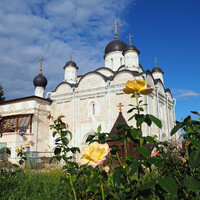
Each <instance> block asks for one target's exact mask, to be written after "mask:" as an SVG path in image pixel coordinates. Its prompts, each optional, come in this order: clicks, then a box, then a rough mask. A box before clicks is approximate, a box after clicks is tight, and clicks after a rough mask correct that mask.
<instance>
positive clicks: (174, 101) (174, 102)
mask: <svg viewBox="0 0 200 200" xmlns="http://www.w3.org/2000/svg"><path fill="white" fill-rule="evenodd" d="M173 105H174V108H173V109H174V126H175V125H176V113H175V106H176V99H174V98H173ZM175 140H177V134H176V133H175Z"/></svg>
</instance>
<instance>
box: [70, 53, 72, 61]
mask: <svg viewBox="0 0 200 200" xmlns="http://www.w3.org/2000/svg"><path fill="white" fill-rule="evenodd" d="M70 60H71V61H72V50H71V51H70Z"/></svg>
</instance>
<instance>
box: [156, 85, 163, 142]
mask: <svg viewBox="0 0 200 200" xmlns="http://www.w3.org/2000/svg"><path fill="white" fill-rule="evenodd" d="M156 89H157V90H156V101H157V113H158V119H160V109H159V93H158V92H159V89H160V88H159V87H158V86H157V87H156ZM159 140H160V141H162V134H161V129H160V128H159Z"/></svg>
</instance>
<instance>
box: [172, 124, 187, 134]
mask: <svg viewBox="0 0 200 200" xmlns="http://www.w3.org/2000/svg"><path fill="white" fill-rule="evenodd" d="M183 125H184V122H178V123H177V124H176V126H174V128H173V129H172V130H171V133H170V134H171V136H172V135H174V134H175V133H176V132H177V131H178V130H179V129H180V128H182V126H183Z"/></svg>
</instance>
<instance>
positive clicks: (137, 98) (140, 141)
mask: <svg viewBox="0 0 200 200" xmlns="http://www.w3.org/2000/svg"><path fill="white" fill-rule="evenodd" d="M139 97H140V95H139V94H138V93H135V98H136V104H137V112H138V115H139V114H140V110H139V107H140V105H139ZM139 129H140V131H142V126H141V125H140V127H139ZM139 143H140V147H141V146H142V135H141V136H139Z"/></svg>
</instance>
